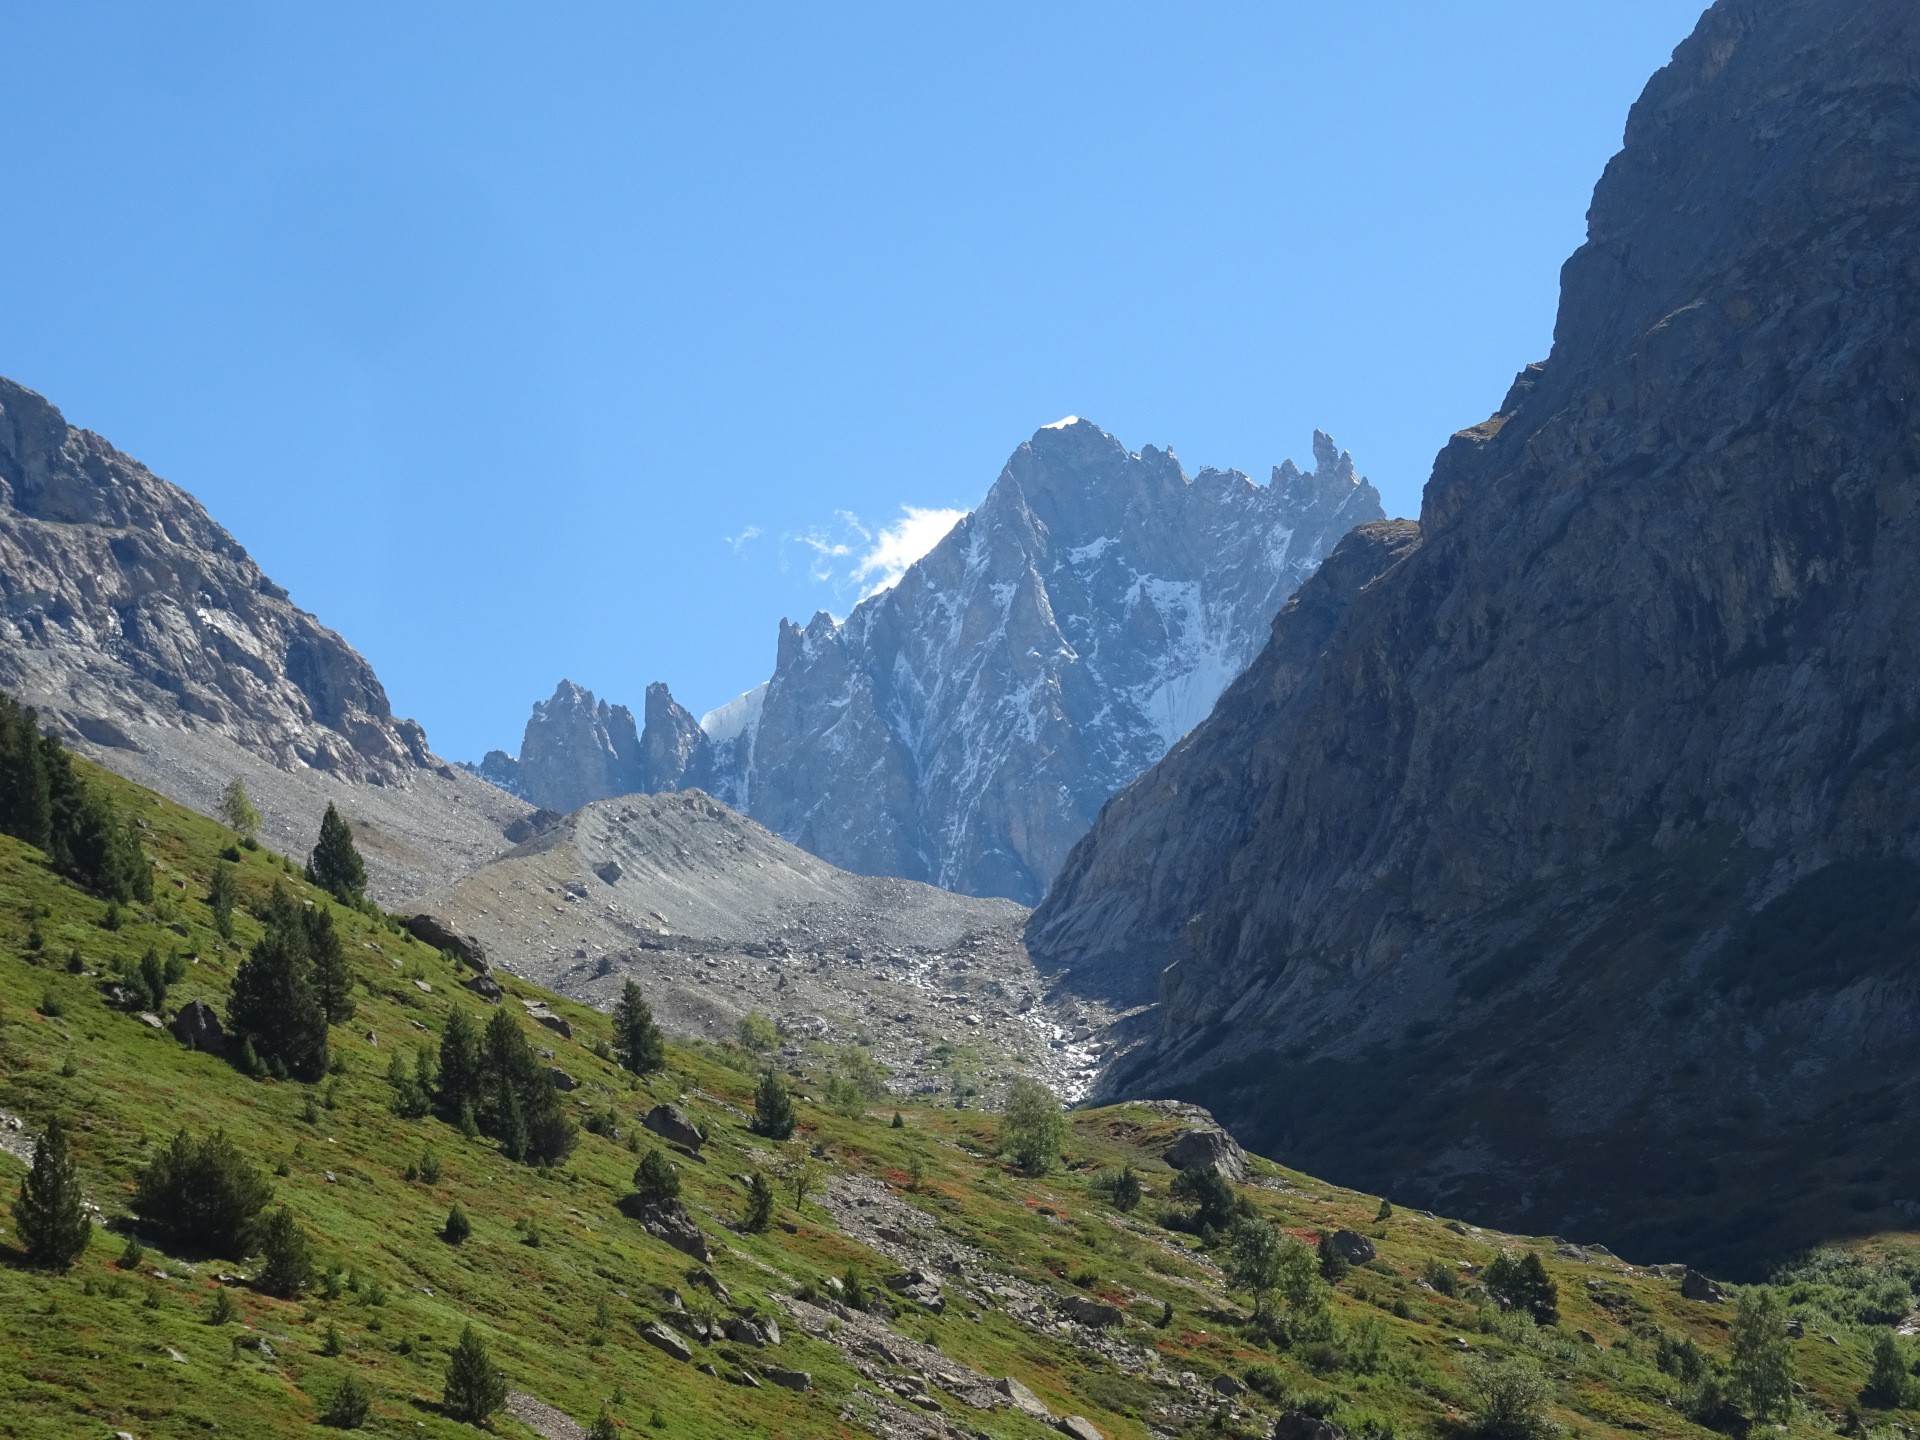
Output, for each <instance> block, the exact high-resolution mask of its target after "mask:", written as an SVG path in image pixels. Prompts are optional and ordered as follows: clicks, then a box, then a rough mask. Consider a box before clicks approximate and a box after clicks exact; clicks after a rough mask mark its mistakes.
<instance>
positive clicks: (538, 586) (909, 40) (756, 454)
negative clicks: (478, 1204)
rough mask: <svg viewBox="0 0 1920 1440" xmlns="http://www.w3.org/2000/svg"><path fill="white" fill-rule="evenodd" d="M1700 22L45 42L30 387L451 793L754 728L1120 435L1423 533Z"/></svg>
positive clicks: (1524, 11)
mask: <svg viewBox="0 0 1920 1440" xmlns="http://www.w3.org/2000/svg"><path fill="white" fill-rule="evenodd" d="M1699 10H1700V0H1607V3H1604V4H1603V3H1598V0H1593V3H1587V0H1580V3H1573V0H1557V3H1554V4H1550V5H1542V4H1540V3H1539V0H1524V3H1523V0H1454V3H1449V4H1446V5H1434V4H1431V3H1415V0H1401V3H1386V0H1343V3H1341V4H1338V5H1335V4H1330V3H1326V4H1313V5H1306V4H1281V3H1266V4H1259V5H1236V4H1211V5H1205V6H1197V5H1166V6H1158V7H1152V6H1145V5H1133V4H1099V5H1093V4H1085V5H1079V4H1051V5H1049V4H1032V3H1024V4H1006V5H996V4H990V3H978V4H965V5H960V4H937V3H926V4H919V3H916V4H889V5H878V4H876V5H855V4H846V5H832V6H778V7H776V6H772V5H766V6H728V5H699V6H694V5H673V6H643V5H639V4H617V5H612V4H609V5H596V4H589V3H577V4H569V5H565V6H546V5H541V6H536V5H531V4H528V5H522V6H497V5H486V4H471V3H462V4H458V5H455V4H429V3H414V4H407V5H399V6H396V5H392V4H377V5H372V4H368V5H361V4H351V3H334V4H330V5H327V6H308V7H296V6H290V5H243V4H238V3H235V4H231V5H224V6H208V5H194V4H185V3H175V4H169V5H167V6H153V5H146V4H140V5H132V4H129V5H102V4H88V3H63V4H61V5H34V4H26V3H17V0H0V22H3V23H4V30H3V31H0V34H4V41H3V42H0V127H3V129H4V133H5V135H6V136H7V170H8V182H9V183H8V186H7V191H8V195H9V200H10V203H9V205H8V207H7V210H8V213H7V217H6V219H5V221H4V222H0V267H3V268H4V273H5V274H6V276H7V278H8V282H9V283H8V285H7V288H6V302H5V304H4V306H0V374H6V375H8V376H10V377H12V378H14V379H16V380H19V381H21V382H22V383H24V384H26V385H29V386H31V387H32V388H34V389H36V390H39V391H41V392H42V393H44V394H46V395H47V396H48V397H49V398H51V399H52V400H54V401H55V403H57V404H58V405H60V406H61V407H62V408H63V409H64V410H65V412H66V414H67V416H68V418H69V419H71V420H72V421H74V422H75V423H77V424H81V425H85V426H87V427H89V428H92V429H95V430H98V431H100V432H101V433H103V434H105V435H106V436H108V437H109V438H110V439H111V440H113V441H114V442H115V443H116V444H118V445H119V446H120V447H121V448H122V449H124V450H126V451H128V452H129V453H131V454H133V455H136V456H138V457H139V458H140V459H142V460H144V461H146V462H147V463H148V464H149V465H151V466H152V467H153V468H154V469H155V470H156V471H157V472H159V473H160V474H162V475H164V476H166V477H167V478H169V479H171V480H174V481H175V482H177V483H179V484H181V485H183V486H184V487H186V488H187V489H188V490H190V491H192V492H193V493H194V494H195V495H197V496H198V497H199V498H200V499H201V500H202V501H203V502H204V503H205V504H206V505H207V507H208V508H209V509H210V510H211V511H212V512H213V514H214V515H215V517H216V518H217V519H219V520H220V521H221V522H222V523H224V524H225V525H226V526H227V527H228V528H229V529H230V530H232V531H233V532H234V534H235V535H236V536H237V537H238V538H239V539H240V541H241V542H242V543H243V544H245V545H246V546H247V547H248V548H249V549H250V550H251V551H252V552H253V554H254V555H255V556H256V557H257V558H258V559H259V560H260V562H261V564H262V565H263V566H264V567H265V568H266V570H267V571H268V573H270V574H271V575H273V576H274V577H275V578H276V579H278V580H279V581H280V582H281V583H282V584H284V585H286V586H287V587H288V588H289V589H291V591H292V592H293V595H294V598H295V599H296V601H298V602H299V603H300V604H301V605H303V606H305V607H306V608H308V609H310V610H312V611H313V612H314V613H315V614H317V615H319V616H320V617H321V618H322V620H324V621H325V622H326V623H327V624H329V625H332V626H333V627H334V628H336V629H338V630H339V631H341V632H342V633H343V634H344V635H345V636H346V637H347V638H348V639H349V640H350V641H351V642H352V643H353V644H354V645H356V646H357V647H358V648H359V649H360V650H361V651H362V652H364V653H365V654H366V655H367V656H368V657H369V658H370V659H371V660H372V661H373V663H374V665H375V666H376V667H377V669H378V670H379V673H380V675H381V677H382V678H383V679H384V680H385V682H386V684H387V688H388V691H389V693H390V695H391V697H392V699H393V702H394V708H395V709H396V710H397V711H398V712H400V713H401V714H407V715H412V716H414V717H415V718H417V719H419V720H420V721H421V722H422V723H423V724H424V725H426V727H427V731H428V735H429V737H430V739H431V740H432V742H433V744H434V746H435V748H436V749H438V750H439V751H440V752H441V753H443V754H445V755H448V756H452V757H459V758H477V757H478V755H479V754H480V753H481V752H482V751H483V750H484V749H486V748H488V747H490V746H496V745H503V746H506V747H507V748H516V747H517V743H518V738H519V733H520V728H521V726H522V724H523V723H524V721H525V717H526V712H527V708H528V706H529V704H530V703H531V702H532V701H533V700H535V699H537V698H542V697H544V696H545V695H546V694H548V693H549V692H550V691H551V689H552V686H553V684H554V682H555V681H556V680H557V679H558V678H559V677H560V676H562V675H566V676H568V677H570V678H572V679H574V680H577V681H579V682H580V683H582V684H585V685H588V686H589V687H591V688H593V689H595V690H596V691H598V692H599V693H601V694H602V695H606V696H609V697H611V698H614V699H623V700H626V701H628V702H629V703H631V704H633V705H634V706H635V707H636V709H637V707H638V705H639V702H640V697H641V692H642V690H643V688H644V686H645V684H646V682H647V681H649V680H653V679H665V680H667V681H669V682H670V683H671V684H672V685H673V687H674V691H675V693H676V694H677V695H679V696H680V697H681V698H682V699H683V700H684V701H685V702H686V703H687V704H688V705H690V706H691V707H692V708H694V709H695V710H702V709H705V708H708V707H711V706H713V705H716V704H718V703H720V702H722V701H724V700H725V699H727V698H729V697H730V696H731V695H733V694H734V693H736V692H738V691H740V690H742V689H745V688H746V687H747V686H749V685H752V684H755V683H757V682H758V681H759V680H761V679H763V678H765V676H766V674H767V672H768V671H769V670H770V668H771V665H772V659H773V649H774V639H775V628H776V623H777V621H778V620H779V618H780V617H781V616H782V615H783V614H784V615H790V616H793V617H795V618H805V617H806V616H808V615H810V614H812V613H813V612H814V611H815V610H819V609H829V610H832V611H833V612H834V613H836V614H844V613H845V612H846V610H847V609H848V607H849V606H850V605H851V604H852V603H853V601H854V600H855V599H857V598H858V596H859V594H860V593H861V592H862V590H863V589H865V588H868V587H869V586H870V585H871V584H872V583H874V580H875V578H876V576H881V575H883V574H884V568H885V567H884V559H883V558H881V557H875V556H874V555H873V551H874V549H875V547H876V546H877V545H879V544H880V543H881V542H882V540H883V539H885V538H886V537H887V535H888V532H889V531H890V527H895V526H897V525H898V523H899V522H900V521H901V520H902V518H903V515H904V510H903V507H913V508H914V509H917V510H922V511H935V512H937V511H940V510H943V509H948V508H965V507H968V506H971V505H973V504H975V503H977V502H978V500H979V499H980V497H981V495H983V494H984V493H985V491H986V488H987V486H988V485H990V484H991V483H992V481H993V478H994V476H995V475H996V474H997V473H998V471H999V468H1000V466H1001V464H1002V463H1003V462H1004V460H1005V458H1006V456H1007V454H1008V452H1010V451H1011V450H1012V449H1013V448H1014V446H1016V445H1017V444H1019V443H1020V441H1022V440H1023V439H1025V438H1026V436H1027V435H1029V434H1030V433H1031V432H1032V431H1033V430H1034V429H1035V428H1036V427H1038V426H1040V425H1042V424H1045V423H1047V422H1049V421H1052V420H1054V419H1057V418H1059V417H1060V416H1062V415H1065V414H1069V413H1073V414H1079V415H1084V416H1087V417H1089V418H1091V419H1094V420H1096V421H1098V422H1099V423H1100V424H1101V425H1103V426H1105V427H1106V428H1107V429H1109V430H1111V431H1112V432H1114V433H1115V434H1116V435H1118V436H1119V437H1120V438H1121V439H1122V440H1123V441H1125V442H1126V443H1127V444H1128V445H1129V446H1130V447H1132V448H1135V449H1137V448H1139V446H1141V445H1142V444H1145V443H1149V442H1151V443H1155V444H1162V445H1170V446H1171V447H1172V448H1173V449H1174V451H1175V452H1176V453H1177V454H1178V455H1179V456H1180V457H1181V459H1182V460H1183V461H1184V462H1185V464H1186V465H1187V468H1188V470H1189V472H1191V471H1193V470H1195V469H1197V468H1199V467H1200V466H1202V465H1217V466H1221V467H1223V468H1224V467H1229V466H1232V467H1238V468H1241V469H1244V470H1247V471H1249V472H1250V473H1252V474H1254V475H1255V476H1256V477H1261V478H1264V476H1265V474H1266V471H1267V468H1268V467H1269V466H1271V465H1273V464H1274V463H1276V462H1278V461H1279V460H1281V459H1283V458H1286V457H1287V456H1293V457H1295V458H1297V459H1302V460H1307V459H1310V448H1309V444H1308V439H1309V435H1310V433H1311V431H1312V430H1313V429H1314V428H1315V427H1316V426H1317V427H1320V428H1324V429H1327V430H1329V431H1331V432H1332V433H1333V434H1334V436H1335V437H1336V438H1337V439H1338V440H1339V441H1340V443H1341V444H1342V445H1344V446H1346V447H1347V448H1349V449H1351V450H1352V451H1353V453H1354V457H1355V459H1356V461H1357V462H1358V463H1359V465H1360V468H1361V469H1362V470H1363V471H1364V472H1365V473H1367V474H1369V475H1371V476H1372V477H1373V479H1374V480H1375V482H1376V483H1377V484H1378V485H1379V486H1380V488H1381V490H1382V491H1383V493H1384V495H1385V497H1386V500H1387V505H1388V509H1389V511H1390V512H1392V513H1415V512H1417V509H1418V503H1419V501H1418V497H1419V490H1420V486H1421V484H1422V483H1423V482H1424V481H1425V478H1426V473H1427V469H1428V466H1429V464H1430V462H1431V460H1432V457H1433V455H1434V453H1435V452H1436V451H1437V450H1438V448H1439V447H1440V445H1441V444H1442V443H1443V442H1444V440H1445V438H1446V436H1447V435H1448V434H1449V433H1450V432H1452V431H1453V430H1456V429H1458V428H1460V427H1462V426H1464V425H1469V424H1472V423H1474V422H1476V421H1478V420H1480V419H1481V418H1483V417H1484V416H1485V415H1486V414H1487V413H1488V412H1489V411H1490V410H1491V409H1492V408H1493V406H1494V405H1495V404H1496V403H1497V402H1498V400H1499V398H1500V396H1501V395H1502V394H1503V393H1504V391H1505V389H1506V386H1507V384H1508V382H1509V381H1510V380H1511V378H1512V376H1513V374H1514V372H1515V371H1516V370H1518V369H1519V368H1520V366H1522V365H1523V364H1525V363H1526V362H1528V361H1530V360H1535V359H1539V358H1541V357H1542V356H1543V355H1544V354H1545V352H1546V349H1547V345H1548V340H1549V337H1550V335H1551V331H1552V321H1553V309H1554V300H1555V295H1556V290H1557V282H1558V271H1559V266H1560V263H1561V261H1562V260H1564V259H1565V257H1566V255H1567V254H1568V253H1569V252H1570V251H1571V250H1572V249H1573V248H1574V247H1575V246H1576V245H1577V244H1578V243H1579V242H1580V240H1581V238H1582V236H1583V233H1584V216H1585V211H1586V204H1587V198H1588V195H1589V193H1590V191H1591V189H1592V186H1593V182H1594V180H1595V179H1596V178H1597V177H1598V175H1599V173H1600V170H1601V168H1602V166H1603V165H1604V164H1605V162H1606V160H1607V158H1608V157H1609V156H1610V155H1611V154H1612V153H1613V152H1614V151H1615V150H1616V149H1617V148H1618V146H1619V140H1620V134H1621V127H1622V124H1623V122H1624V119H1625V116H1626V111H1627V107H1628V105H1629V104H1630V103H1631V102H1632V100H1633V98H1634V97H1635V96H1636V95H1637V94H1638V93H1639V90H1640V88H1641V86H1642V85H1643V84H1644V83H1645V81H1646V78H1647V76H1648V75H1650V74H1651V73H1652V72H1653V71H1654V70H1655V69H1656V68H1658V67H1659V66H1660V65H1661V64H1663V63H1664V62H1665V59H1666V57H1667V56H1668V54H1669V53H1670V52H1671V50H1672V48H1673V46H1674V45H1675V44H1676V43H1677V42H1678V41H1679V40H1680V39H1681V38H1682V37H1683V36H1684V35H1685V34H1686V32H1687V31H1688V30H1689V29H1690V28H1691V26H1692V24H1693V22H1694V20H1695V19H1696V18H1697V16H1698V13H1699ZM918 528H919V530H920V531H923V532H924V531H929V530H937V528H938V526H937V522H928V521H925V520H923V521H922V522H921V523H920V525H919V527H918ZM896 538H897V537H896ZM898 548H899V546H898V545H897V544H896V546H895V549H896V551H897V550H898ZM823 549H824V550H825V552H827V553H824V554H823ZM835 550H841V551H843V552H844V553H833V552H834V551H835ZM863 557H864V558H867V559H868V561H869V563H868V566H867V569H866V571H865V573H857V572H858V571H859V567H860V563H861V561H862V559H863Z"/></svg>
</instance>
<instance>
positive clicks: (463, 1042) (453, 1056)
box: [435, 1006, 481, 1121]
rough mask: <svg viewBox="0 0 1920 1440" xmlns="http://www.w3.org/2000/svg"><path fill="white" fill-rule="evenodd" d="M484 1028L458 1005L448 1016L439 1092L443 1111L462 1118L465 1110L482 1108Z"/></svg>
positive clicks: (442, 1035)
mask: <svg viewBox="0 0 1920 1440" xmlns="http://www.w3.org/2000/svg"><path fill="white" fill-rule="evenodd" d="M480 1074H481V1067H480V1031H479V1030H478V1029H477V1028H476V1027H475V1025H474V1023H473V1017H472V1016H471V1015H469V1014H468V1013H467V1012H466V1011H465V1010H462V1009H460V1008H458V1007H457V1006H456V1007H455V1008H454V1010H453V1011H452V1012H451V1013H450V1014H448V1016H447V1028H446V1029H444V1030H442V1031H441V1032H440V1083H439V1086H438V1088H437V1090H436V1092H435V1094H436V1097H437V1099H438V1100H439V1105H440V1114H441V1115H442V1116H443V1117H445V1118H446V1119H447V1120H450V1121H458V1120H459V1118H460V1116H461V1114H462V1112H463V1111H464V1112H467V1113H470V1114H474V1115H477V1114H478V1113H479V1110H480Z"/></svg>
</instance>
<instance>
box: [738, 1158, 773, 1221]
mask: <svg viewBox="0 0 1920 1440" xmlns="http://www.w3.org/2000/svg"><path fill="white" fill-rule="evenodd" d="M772 1223H773V1185H772V1184H771V1183H770V1182H769V1181H768V1179H767V1177H766V1176H765V1175H762V1174H761V1173H760V1172H759V1171H758V1170H756V1171H754V1172H753V1175H752V1177H751V1178H750V1179H749V1180H748V1181H747V1213H746V1214H745V1215H744V1216H743V1217H742V1218H741V1221H740V1228H741V1229H742V1230H745V1231H746V1232H747V1233H748V1234H749V1235H758V1234H760V1232H761V1231H763V1230H765V1229H766V1228H767V1226H769V1225H771V1224H772Z"/></svg>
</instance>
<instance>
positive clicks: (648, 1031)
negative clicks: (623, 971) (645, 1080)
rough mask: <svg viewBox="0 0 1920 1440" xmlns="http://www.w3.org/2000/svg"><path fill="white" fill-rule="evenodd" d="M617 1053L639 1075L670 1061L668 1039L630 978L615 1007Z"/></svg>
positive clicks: (624, 1064) (614, 1032)
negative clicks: (655, 1022) (654, 1021)
mask: <svg viewBox="0 0 1920 1440" xmlns="http://www.w3.org/2000/svg"><path fill="white" fill-rule="evenodd" d="M613 1053H614V1058H616V1059H617V1060H619V1062H620V1063H621V1065H623V1066H624V1067H626V1068H627V1069H628V1070H631V1071H632V1072H633V1073H634V1074H636V1075H650V1074H652V1073H653V1072H654V1071H656V1070H659V1069H661V1068H662V1067H663V1066H665V1065H666V1063H667V1041H666V1037H665V1036H664V1035H662V1034H661V1033H660V1027H659V1026H658V1025H656V1024H654V1023H653V1011H652V1009H651V1008H649V1006H648V1005H647V1000H646V997H645V996H644V995H642V994H641V993H640V987H639V986H638V985H636V984H634V983H633V981H631V980H629V981H627V983H626V984H625V985H623V986H622V987H621V988H620V998H619V1000H618V1001H616V1002H615V1003H614V1007H613Z"/></svg>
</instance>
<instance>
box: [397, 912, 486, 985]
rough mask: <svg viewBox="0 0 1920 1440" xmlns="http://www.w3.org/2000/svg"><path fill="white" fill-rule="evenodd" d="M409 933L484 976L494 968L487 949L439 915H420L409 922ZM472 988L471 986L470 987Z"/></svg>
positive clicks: (412, 917) (410, 918) (411, 918)
mask: <svg viewBox="0 0 1920 1440" xmlns="http://www.w3.org/2000/svg"><path fill="white" fill-rule="evenodd" d="M407 933H408V934H409V935H411V936H413V938H414V939H416V940H418V941H420V942H421V943H422V944H425V945H431V946H432V947H433V948H434V949H436V950H440V951H444V952H445V953H446V954H448V955H451V956H453V958H454V959H456V960H458V961H460V962H461V963H462V964H463V965H466V966H469V967H470V968H472V969H474V970H478V971H479V972H480V973H481V974H482V975H485V974H487V973H489V972H490V971H491V970H492V969H493V966H492V965H491V964H490V963H489V962H488V960H487V948H486V946H484V945H482V944H481V943H480V942H479V941H478V940H476V939H475V938H474V937H473V936H471V935H465V934H462V933H461V932H460V931H458V930H456V929H454V928H453V926H451V925H449V924H448V923H447V922H446V921H445V920H442V919H441V918H440V917H439V916H437V915H428V914H424V913H422V914H419V915H414V916H411V917H409V919H408V920H407ZM468 988H469V989H471V988H472V986H471V985H469V986H468Z"/></svg>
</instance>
